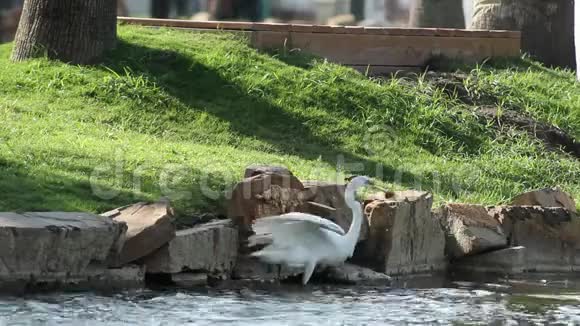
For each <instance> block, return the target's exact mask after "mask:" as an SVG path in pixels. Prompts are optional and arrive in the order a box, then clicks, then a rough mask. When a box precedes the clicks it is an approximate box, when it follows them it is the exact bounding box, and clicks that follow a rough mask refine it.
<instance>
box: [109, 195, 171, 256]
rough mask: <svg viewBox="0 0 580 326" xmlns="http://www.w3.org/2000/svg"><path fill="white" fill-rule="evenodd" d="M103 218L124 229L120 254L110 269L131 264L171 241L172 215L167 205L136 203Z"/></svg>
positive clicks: (162, 203) (161, 203)
mask: <svg viewBox="0 0 580 326" xmlns="http://www.w3.org/2000/svg"><path fill="white" fill-rule="evenodd" d="M103 215H104V216H108V217H111V218H113V219H114V220H115V221H118V222H124V223H125V224H127V227H128V229H127V233H126V235H125V239H124V242H123V247H122V249H121V252H120V253H119V255H118V256H117V257H115V258H113V259H112V261H111V265H113V266H123V265H126V264H128V263H131V262H135V261H137V260H138V259H141V258H143V257H145V256H147V255H149V254H151V253H153V252H154V251H155V250H157V249H159V248H161V247H162V246H164V245H165V244H167V243H168V242H169V241H171V240H172V239H173V238H175V226H174V225H173V212H172V209H171V206H170V205H169V203H168V202H157V203H137V204H134V205H130V206H126V207H121V208H117V209H115V210H112V211H110V212H107V213H104V214H103Z"/></svg>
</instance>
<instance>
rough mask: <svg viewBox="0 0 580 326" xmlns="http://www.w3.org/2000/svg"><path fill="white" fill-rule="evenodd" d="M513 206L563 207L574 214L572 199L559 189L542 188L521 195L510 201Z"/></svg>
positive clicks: (574, 208) (574, 205)
mask: <svg viewBox="0 0 580 326" xmlns="http://www.w3.org/2000/svg"><path fill="white" fill-rule="evenodd" d="M511 204H512V205H514V206H542V207H563V208H566V209H568V210H570V211H572V212H576V203H575V202H574V198H572V196H570V195H569V194H567V193H565V192H563V191H562V190H561V189H559V188H544V189H540V190H535V191H530V192H526V193H523V194H521V195H519V196H517V197H515V198H514V199H513V200H512V203H511Z"/></svg>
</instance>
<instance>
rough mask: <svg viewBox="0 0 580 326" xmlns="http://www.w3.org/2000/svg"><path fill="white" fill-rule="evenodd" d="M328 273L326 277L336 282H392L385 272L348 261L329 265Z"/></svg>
mask: <svg viewBox="0 0 580 326" xmlns="http://www.w3.org/2000/svg"><path fill="white" fill-rule="evenodd" d="M326 273H327V274H326V275H325V277H326V279H327V280H328V281H332V282H336V283H354V284H381V285H390V283H391V278H390V277H389V276H388V275H386V274H384V273H379V272H375V271H373V270H372V269H369V268H365V267H362V266H357V265H353V264H348V263H346V264H342V265H340V266H335V267H329V268H328V270H327V272H326Z"/></svg>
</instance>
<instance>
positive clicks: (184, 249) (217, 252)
mask: <svg viewBox="0 0 580 326" xmlns="http://www.w3.org/2000/svg"><path fill="white" fill-rule="evenodd" d="M237 256H238V231H237V229H236V228H235V227H234V226H233V225H232V223H231V221H229V220H228V221H218V222H212V223H207V224H203V225H201V226H198V227H195V228H192V229H187V230H182V231H177V233H176V237H175V239H173V240H171V241H170V242H169V243H168V244H167V245H165V246H163V247H161V249H159V250H157V251H156V252H154V253H153V254H151V255H150V256H148V257H146V258H145V259H144V263H145V266H146V271H147V273H153V274H157V273H164V274H175V273H180V272H207V273H210V274H216V275H217V274H229V273H230V272H231V270H232V268H233V267H234V265H235V262H236V258H237Z"/></svg>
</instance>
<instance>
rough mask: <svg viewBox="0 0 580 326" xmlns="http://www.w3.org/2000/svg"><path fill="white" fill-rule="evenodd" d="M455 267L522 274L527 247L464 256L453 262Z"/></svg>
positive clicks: (478, 271)
mask: <svg viewBox="0 0 580 326" xmlns="http://www.w3.org/2000/svg"><path fill="white" fill-rule="evenodd" d="M452 266H453V269H454V270H459V271H463V272H472V273H497V274H520V273H523V272H524V271H525V270H526V248H525V247H522V246H519V247H511V248H506V249H501V250H496V251H492V252H489V253H485V254H480V255H475V256H470V257H464V258H462V259H460V260H458V261H455V262H453V265H452Z"/></svg>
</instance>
